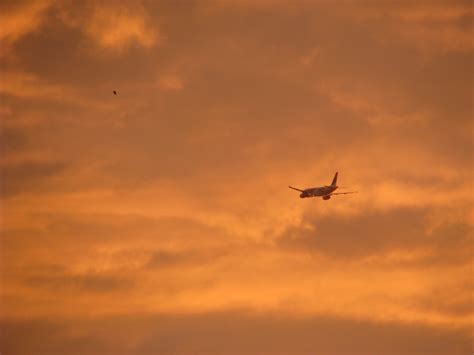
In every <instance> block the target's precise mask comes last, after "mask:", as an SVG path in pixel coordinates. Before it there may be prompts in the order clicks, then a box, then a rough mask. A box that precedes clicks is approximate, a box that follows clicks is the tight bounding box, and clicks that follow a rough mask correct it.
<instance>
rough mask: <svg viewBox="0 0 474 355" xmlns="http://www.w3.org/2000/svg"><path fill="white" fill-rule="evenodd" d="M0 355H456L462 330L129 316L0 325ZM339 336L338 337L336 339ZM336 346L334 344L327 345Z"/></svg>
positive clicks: (466, 344) (466, 343)
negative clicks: (3, 353)
mask: <svg viewBox="0 0 474 355" xmlns="http://www.w3.org/2000/svg"><path fill="white" fill-rule="evenodd" d="M1 326H2V339H1V340H2V344H3V351H6V352H11V353H15V354H19V355H23V354H29V353H31V352H32V351H34V352H35V354H40V355H41V354H56V353H57V354H59V353H64V352H65V351H66V352H67V353H68V354H71V355H72V354H82V353H88V354H91V355H94V354H104V353H113V354H129V353H134V354H139V355H142V354H143V355H144V354H152V353H154V354H156V353H159V354H190V353H193V354H223V353H225V354H243V353H245V354H251V355H252V354H255V355H257V354H262V353H272V354H282V355H283V354H290V353H291V354H295V355H299V354H301V355H302V354H308V353H317V352H322V353H324V354H328V355H342V354H347V353H351V354H358V355H362V354H374V353H377V354H385V355H391V354H393V355H395V354H402V353H416V354H418V353H420V354H421V353H425V352H429V353H430V354H446V353H450V354H453V355H461V354H465V353H468V352H469V351H470V348H471V338H470V334H469V330H467V329H457V328H439V327H426V326H423V325H419V324H416V323H411V324H406V323H390V322H381V323H373V322H367V321H361V320H353V319H346V318H334V317H327V316H318V317H304V318H291V317H289V318H287V317H281V316H279V315H277V314H272V313H270V314H267V313H263V314H252V313H248V312H246V311H230V312H221V313H204V314H194V315H191V314H183V315H166V314H156V315H143V314H129V315H118V316H114V317H100V318H94V319H93V320H92V319H86V318H84V319H75V320H73V321H71V320H67V319H62V318H54V320H51V319H49V320H46V319H43V318H37V319H26V320H19V319H18V320H17V319H4V320H3V321H2V324H1ZM341 334H344V337H343V338H342V339H341V336H340V335H341ZM335 339H337V340H338V341H335Z"/></svg>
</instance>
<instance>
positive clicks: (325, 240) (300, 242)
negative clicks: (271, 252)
mask: <svg viewBox="0 0 474 355" xmlns="http://www.w3.org/2000/svg"><path fill="white" fill-rule="evenodd" d="M428 213H429V211H428V210H427V209H424V208H423V209H420V208H404V209H395V210H387V211H385V212H380V211H371V212H370V211H366V213H364V214H361V215H357V216H340V215H334V216H331V215H329V216H322V217H317V216H312V215H309V214H307V215H306V216H305V218H304V219H303V221H302V223H301V225H300V226H297V227H291V228H289V229H288V230H286V231H285V232H284V233H283V235H282V236H281V238H280V240H279V243H280V244H281V246H282V247H284V248H286V247H288V248H295V249H297V250H300V251H303V252H309V253H315V254H322V255H326V256H329V257H331V258H336V259H347V260H350V259H354V258H355V259H358V258H364V257H367V256H377V255H378V256H382V255H384V254H385V253H390V252H394V251H397V252H413V251H425V252H426V251H429V253H428V255H425V256H422V257H420V258H419V259H416V260H414V261H409V262H403V261H401V262H400V265H399V266H402V265H403V264H404V265H405V266H409V265H412V266H415V265H416V266H424V267H427V266H435V265H436V266H441V265H449V264H457V263H460V264H462V263H466V262H467V261H468V260H469V252H468V250H469V245H470V243H471V242H472V229H471V227H470V226H469V225H468V224H465V223H454V222H453V223H450V222H446V223H443V224H441V225H440V226H438V227H437V228H435V229H434V230H433V231H432V232H427V220H426V218H427V216H428Z"/></svg>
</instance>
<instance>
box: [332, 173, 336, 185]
mask: <svg viewBox="0 0 474 355" xmlns="http://www.w3.org/2000/svg"><path fill="white" fill-rule="evenodd" d="M336 184H337V173H336V175H334V179H332V183H331V186H336Z"/></svg>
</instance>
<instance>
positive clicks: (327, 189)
mask: <svg viewBox="0 0 474 355" xmlns="http://www.w3.org/2000/svg"><path fill="white" fill-rule="evenodd" d="M336 184H337V173H336V175H334V178H333V179H332V183H331V185H326V186H321V187H310V188H309V189H304V190H301V189H298V188H296V187H293V186H288V187H289V188H290V189H293V190H296V191H299V192H301V194H300V198H307V197H322V198H323V200H329V199H330V198H331V196H334V195H348V194H355V193H357V191H347V192H334V191H335V190H336V189H337V188H338V186H337V185H336ZM341 188H342V187H341Z"/></svg>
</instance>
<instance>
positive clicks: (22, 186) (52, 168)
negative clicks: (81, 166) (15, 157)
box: [0, 161, 67, 197]
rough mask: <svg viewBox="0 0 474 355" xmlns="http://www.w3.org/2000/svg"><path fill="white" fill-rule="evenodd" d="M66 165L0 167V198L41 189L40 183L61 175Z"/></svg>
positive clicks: (30, 164)
mask: <svg viewBox="0 0 474 355" xmlns="http://www.w3.org/2000/svg"><path fill="white" fill-rule="evenodd" d="M66 168H67V164H65V163H63V162H57V161H49V162H48V161H46V162H41V161H30V162H13V163H6V164H2V165H1V166H0V169H1V170H0V176H1V178H2V179H1V183H0V196H2V197H11V196H14V195H17V194H20V193H24V192H29V193H30V192H31V191H33V190H35V189H38V188H41V185H42V183H44V182H46V181H48V179H52V178H54V177H56V176H58V175H59V174H61V173H63V172H64V171H65V170H66Z"/></svg>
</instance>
